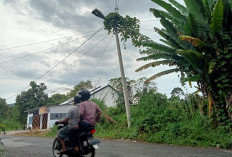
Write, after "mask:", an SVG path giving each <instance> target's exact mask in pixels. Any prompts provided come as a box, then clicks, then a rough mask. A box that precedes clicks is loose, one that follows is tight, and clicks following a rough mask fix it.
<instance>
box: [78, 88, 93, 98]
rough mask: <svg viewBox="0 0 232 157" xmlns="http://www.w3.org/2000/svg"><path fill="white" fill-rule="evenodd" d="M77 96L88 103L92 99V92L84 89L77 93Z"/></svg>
mask: <svg viewBox="0 0 232 157" xmlns="http://www.w3.org/2000/svg"><path fill="white" fill-rule="evenodd" d="M77 96H80V97H81V100H82V101H86V100H88V99H89V98H90V92H89V91H88V90H86V89H83V90H80V91H79V92H78V93H77Z"/></svg>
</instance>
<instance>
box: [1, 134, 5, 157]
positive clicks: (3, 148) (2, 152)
mask: <svg viewBox="0 0 232 157" xmlns="http://www.w3.org/2000/svg"><path fill="white" fill-rule="evenodd" d="M4 152H5V147H4V145H3V143H2V142H1V138H0V157H4Z"/></svg>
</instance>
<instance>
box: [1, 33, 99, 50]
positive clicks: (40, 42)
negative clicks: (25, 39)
mask: <svg viewBox="0 0 232 157" xmlns="http://www.w3.org/2000/svg"><path fill="white" fill-rule="evenodd" d="M92 32H94V31H90V32H86V33H83V34H89V33H92ZM78 35H80V34H75V35H70V36H65V37H62V38H57V39H51V40H45V41H39V42H35V43H31V44H25V45H19V46H13V47H7V48H3V49H0V51H5V50H9V49H15V48H21V47H26V46H31V45H37V44H42V43H47V42H51V41H56V40H60V39H65V38H70V37H74V36H78Z"/></svg>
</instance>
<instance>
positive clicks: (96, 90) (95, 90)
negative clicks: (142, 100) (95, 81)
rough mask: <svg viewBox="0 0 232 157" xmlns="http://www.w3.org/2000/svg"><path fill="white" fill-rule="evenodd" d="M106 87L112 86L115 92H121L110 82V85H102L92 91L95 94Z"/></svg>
mask: <svg viewBox="0 0 232 157" xmlns="http://www.w3.org/2000/svg"><path fill="white" fill-rule="evenodd" d="M106 87H110V88H112V89H113V90H114V91H115V92H117V93H118V94H120V93H119V92H118V91H117V90H116V89H114V87H112V86H111V85H109V84H108V85H106V86H103V87H101V86H100V87H97V88H95V89H94V90H92V91H91V95H93V94H95V93H97V92H99V91H100V90H103V89H104V88H106ZM120 95H122V94H120Z"/></svg>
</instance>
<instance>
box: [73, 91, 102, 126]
mask: <svg viewBox="0 0 232 157" xmlns="http://www.w3.org/2000/svg"><path fill="white" fill-rule="evenodd" d="M77 95H78V96H79V97H81V101H82V102H81V103H80V108H79V115H80V123H79V125H80V131H89V130H91V129H92V128H94V127H95V125H96V123H97V122H98V121H99V120H100V116H101V114H102V111H101V109H100V108H99V107H98V106H97V104H95V103H94V102H92V101H90V100H89V98H90V92H89V91H88V90H81V91H80V92H78V93H77Z"/></svg>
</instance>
